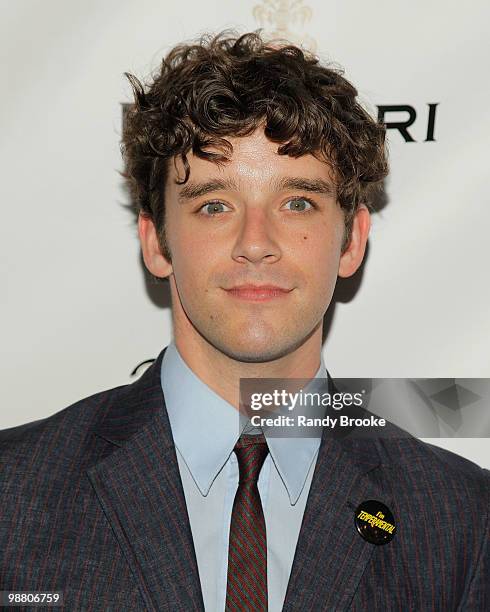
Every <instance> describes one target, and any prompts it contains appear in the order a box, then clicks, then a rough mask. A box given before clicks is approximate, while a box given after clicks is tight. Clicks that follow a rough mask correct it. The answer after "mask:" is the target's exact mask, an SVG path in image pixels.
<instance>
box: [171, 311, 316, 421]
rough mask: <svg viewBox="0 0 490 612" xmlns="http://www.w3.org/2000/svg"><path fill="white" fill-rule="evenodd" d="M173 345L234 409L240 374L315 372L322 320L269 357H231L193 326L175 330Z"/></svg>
mask: <svg viewBox="0 0 490 612" xmlns="http://www.w3.org/2000/svg"><path fill="white" fill-rule="evenodd" d="M174 333H175V345H176V347H177V349H178V351H179V353H180V355H181V357H182V359H183V360H184V361H185V362H186V364H187V365H188V366H189V368H190V369H191V370H192V371H193V372H194V374H196V376H198V377H199V378H200V379H201V380H202V381H203V382H204V383H206V385H208V387H210V388H211V389H212V390H213V391H214V392H215V393H217V394H218V395H219V396H220V397H222V398H223V399H225V400H226V401H227V402H228V403H230V404H231V405H232V406H235V408H237V409H238V405H239V387H240V379H241V378H285V379H287V378H301V379H311V378H313V377H314V376H315V374H316V373H317V371H318V368H319V367H320V362H321V357H320V354H321V346H322V324H321V323H320V324H319V325H318V326H317V328H315V330H314V332H313V333H312V334H310V336H309V337H308V338H307V339H306V340H305V341H304V342H303V343H302V344H301V345H300V346H299V347H297V348H296V349H295V350H293V351H291V352H290V353H288V354H286V355H284V356H282V357H280V358H278V359H274V360H272V361H265V362H244V361H237V360H236V359H232V358H231V357H229V356H228V355H226V354H224V353H223V352H221V351H220V350H218V349H217V348H216V347H214V346H213V345H212V344H210V343H209V342H207V340H205V339H204V338H203V337H202V336H201V335H200V334H199V333H198V332H197V331H196V330H194V333H191V334H182V333H179V329H178V327H175V326H174Z"/></svg>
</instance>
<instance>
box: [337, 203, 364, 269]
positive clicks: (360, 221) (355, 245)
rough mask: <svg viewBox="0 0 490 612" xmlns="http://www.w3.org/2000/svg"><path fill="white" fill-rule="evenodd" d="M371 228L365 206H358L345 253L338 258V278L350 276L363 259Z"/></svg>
mask: <svg viewBox="0 0 490 612" xmlns="http://www.w3.org/2000/svg"><path fill="white" fill-rule="evenodd" d="M370 227H371V215H370V214H369V210H368V209H367V207H366V206H365V204H360V205H359V208H358V209H357V211H356V213H355V215H354V219H353V222H352V231H351V236H350V240H349V244H348V245H347V247H346V249H345V251H344V252H343V253H342V255H341V256H340V263H339V276H341V277H342V278H347V277H348V276H352V275H353V274H354V272H355V271H356V270H357V269H358V268H359V266H360V265H361V263H362V260H363V258H364V253H365V251H366V244H367V239H368V235H369V229H370Z"/></svg>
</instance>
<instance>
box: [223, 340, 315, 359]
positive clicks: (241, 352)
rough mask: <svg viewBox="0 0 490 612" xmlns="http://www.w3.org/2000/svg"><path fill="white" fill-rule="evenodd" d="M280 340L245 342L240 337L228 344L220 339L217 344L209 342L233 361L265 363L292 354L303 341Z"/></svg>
mask: <svg viewBox="0 0 490 612" xmlns="http://www.w3.org/2000/svg"><path fill="white" fill-rule="evenodd" d="M281 340H282V342H278V341H277V337H276V338H275V339H271V338H270V337H267V338H262V339H260V340H257V339H256V338H254V339H249V340H248V341H247V340H246V339H243V337H242V339H241V341H240V342H229V341H226V340H224V339H220V340H219V341H217V342H213V341H211V344H213V346H214V347H215V348H216V349H218V350H219V351H220V352H221V353H223V354H224V355H226V356H227V357H229V358H230V359H233V360H235V361H242V362H245V363H266V362H268V361H274V360H276V359H280V358H281V357H284V356H285V355H288V354H289V353H291V352H293V351H294V350H295V349H296V348H297V347H298V346H300V345H301V344H302V343H303V342H304V340H305V339H304V338H301V339H300V340H298V341H297V342H287V341H286V338H285V337H284V336H283V337H282V338H281Z"/></svg>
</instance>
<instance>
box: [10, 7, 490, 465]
mask: <svg viewBox="0 0 490 612" xmlns="http://www.w3.org/2000/svg"><path fill="white" fill-rule="evenodd" d="M292 5H293V2H290V1H288V0H268V1H264V0H240V1H238V0H237V1H235V2H232V1H226V2H225V0H207V1H206V2H200V1H198V0H193V1H190V2H187V3H184V2H181V1H177V0H140V1H138V2H136V1H134V0H85V2H83V3H82V2H77V1H76V0H30V1H28V0H16V2H10V1H8V0H4V1H3V2H1V15H2V19H1V26H0V28H1V32H0V45H1V61H2V78H1V91H2V95H1V105H2V112H1V114H0V133H1V141H0V154H1V160H0V168H1V169H2V180H1V181H0V193H1V205H2V217H3V222H2V226H1V242H0V245H1V246H0V248H1V251H2V259H1V263H0V266H1V268H0V271H1V274H2V279H3V291H2V313H1V314H2V317H1V321H2V342H1V347H2V355H1V371H2V384H1V386H0V392H1V406H2V408H1V415H0V428H4V427H11V426H14V425H17V424H20V423H23V422H26V421H30V420H34V419H40V418H43V417H45V416H48V415H50V414H52V413H54V412H57V411H58V410H60V409H62V408H64V407H65V406H67V405H69V404H70V403H73V402H74V401H76V400H78V399H80V398H82V397H85V396H87V395H91V394H93V393H95V392H97V391H100V390H102V389H106V388H109V387H113V386H116V385H120V384H125V383H127V382H130V381H131V380H132V379H131V378H130V372H131V370H132V369H133V367H134V366H135V365H137V364H138V363H140V362H141V361H143V360H145V359H148V358H152V357H155V356H156V355H157V354H158V352H159V351H160V350H161V349H162V348H163V347H164V346H165V345H166V344H167V343H168V341H169V340H170V338H171V327H170V323H171V320H170V311H169V308H168V295H166V291H167V289H166V285H154V286H151V285H149V284H148V282H147V280H145V274H144V272H143V268H142V262H141V258H140V256H139V245H138V241H137V234H136V229H135V226H134V223H133V216H132V214H131V213H130V212H128V211H127V210H126V209H125V208H124V207H123V204H124V203H126V202H127V199H126V195H125V193H124V190H123V188H122V181H121V179H120V177H119V175H118V172H117V171H118V170H120V169H121V168H122V166H121V161H120V153H119V139H120V128H121V104H122V103H124V102H127V101H129V87H128V85H127V84H126V82H125V79H124V77H123V72H124V71H127V70H128V71H131V72H134V73H135V74H137V75H138V76H144V75H147V74H149V72H150V70H151V69H152V68H154V67H155V66H156V65H157V64H158V62H159V61H160V58H161V56H162V55H163V53H164V52H166V51H167V50H168V49H169V48H170V47H171V46H173V45H174V44H175V43H177V42H179V41H181V40H185V39H190V38H194V37H195V36H196V35H198V34H200V33H203V32H205V31H212V32H217V31H219V30H221V29H223V28H225V27H234V28H237V29H239V30H240V31H242V32H245V31H249V30H254V29H256V28H258V27H260V26H262V27H264V29H265V30H266V32H272V31H273V30H276V31H277V32H279V33H280V34H288V35H289V36H290V37H291V38H293V39H294V38H295V39H296V40H300V41H301V40H303V41H308V42H309V44H310V46H313V45H316V50H317V52H318V53H319V54H320V56H321V57H322V58H323V59H325V60H334V61H335V62H337V63H338V64H340V65H342V66H344V67H345V69H346V76H347V77H348V78H349V79H351V80H352V81H353V82H354V84H356V86H357V87H358V88H359V91H360V95H361V99H362V100H363V101H364V103H365V104H366V105H367V106H368V108H370V109H371V111H372V112H374V113H376V107H377V106H378V105H409V106H412V107H413V108H414V109H415V110H416V112H417V120H416V121H415V123H414V124H413V125H412V126H411V127H410V128H408V129H409V132H410V134H411V136H412V137H413V138H414V139H415V141H414V142H405V140H404V139H403V137H402V135H401V134H400V133H399V132H398V131H396V130H389V148H390V160H391V175H390V178H389V180H388V181H387V184H386V191H387V196H388V205H387V206H386V207H385V208H384V209H383V210H382V211H381V212H380V213H378V214H376V215H375V216H374V219H373V231H372V235H371V238H370V248H369V256H368V260H367V262H366V266H365V267H364V273H363V275H362V280H361V284H360V287H359V289H358V291H357V292H356V294H355V297H354V298H353V299H351V300H350V301H349V302H348V303H346V302H343V301H342V302H338V303H337V304H336V305H335V307H334V309H333V311H332V319H333V320H332V325H331V329H330V332H329V334H328V337H327V340H326V342H325V346H324V354H325V361H326V364H327V367H328V369H329V371H330V373H331V374H332V375H333V376H334V377H335V376H337V377H354V376H364V377H367V376H373V377H374V376H378V377H490V360H489V350H488V347H489V341H490V323H489V314H488V312H489V297H490V289H489V274H488V262H489V255H488V242H489V240H488V228H489V227H490V205H489V204H490V203H489V196H488V178H487V177H488V168H487V166H488V156H487V146H488V142H489V132H490V106H489V104H488V99H489V98H490V83H489V80H488V57H489V43H488V23H489V21H490V8H489V4H488V2H486V1H485V0H473V1H472V2H471V3H470V4H469V5H463V4H462V3H461V2H451V1H448V0H425V1H422V0H417V1H414V2H411V3H407V2H399V1H393V0H391V1H389V2H388V1H376V0H373V2H359V1H355V0H342V1H333V0H304V2H299V5H298V3H296V5H297V9H296V10H295V11H293V10H292V8H291V7H292ZM435 103H438V106H437V109H436V120H435V126H434V138H435V140H434V141H430V142H425V138H426V132H427V120H428V108H429V107H428V104H435ZM406 116H407V115H406V113H392V114H391V115H389V116H388V115H387V116H386V120H397V119H404V118H405V117H406ZM434 442H435V443H437V444H441V445H442V444H445V445H447V446H449V447H451V448H452V449H453V450H456V452H459V453H460V454H464V455H466V456H468V457H471V458H472V459H473V460H475V461H477V462H478V463H480V464H482V465H486V466H489V467H490V450H489V448H488V440H486V439H479V440H469V439H468V440H464V439H461V440H450V441H449V440H446V441H444V440H434Z"/></svg>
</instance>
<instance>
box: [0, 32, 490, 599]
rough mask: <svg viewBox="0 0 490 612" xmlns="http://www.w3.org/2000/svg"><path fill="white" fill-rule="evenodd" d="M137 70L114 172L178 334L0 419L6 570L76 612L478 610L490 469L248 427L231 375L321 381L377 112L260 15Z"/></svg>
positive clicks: (376, 162) (379, 136) (365, 188)
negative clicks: (152, 353)
mask: <svg viewBox="0 0 490 612" xmlns="http://www.w3.org/2000/svg"><path fill="white" fill-rule="evenodd" d="M129 78H130V80H131V82H132V85H133V89H134V93H135V104H134V107H133V108H132V109H131V110H130V112H129V114H128V117H127V120H126V126H125V133H124V138H123V151H124V156H125V161H126V167H127V177H128V179H129V181H130V183H131V185H132V188H133V195H134V197H135V201H136V204H137V210H138V212H139V218H138V228H139V237H140V241H141V248H142V252H143V257H144V261H145V264H146V266H147V268H148V270H149V271H150V272H151V273H152V274H153V275H154V276H156V277H159V278H167V279H168V280H169V283H170V292H171V298H172V318H173V330H174V340H173V342H172V343H171V344H170V345H169V346H168V347H166V348H165V349H164V350H163V351H162V352H161V353H160V355H159V356H158V358H157V359H156V361H155V362H154V364H153V365H152V366H151V367H150V368H149V369H148V370H147V371H146V372H145V374H144V375H143V376H142V377H141V379H140V380H138V381H137V382H135V383H133V384H132V385H126V386H122V387H117V388H115V389H111V390H108V391H104V392H102V393H98V394H96V395H94V396H92V397H89V398H86V399H84V400H81V401H80V402H78V403H77V404H74V405H73V406H70V407H68V408H66V409H65V410H63V411H61V412H58V413H57V414H54V415H53V416H51V417H49V418H47V419H43V420H42V421H37V422H34V423H30V424H27V425H23V426H20V427H16V428H13V429H10V430H6V431H4V432H2V454H1V457H2V478H1V487H2V488H1V491H2V512H3V516H2V521H1V523H0V525H1V532H0V533H1V540H0V544H1V548H2V561H1V565H0V570H1V572H0V586H1V589H2V590H3V591H9V592H12V591H44V592H46V591H50V592H54V591H57V592H61V593H62V594H63V602H64V605H65V607H66V608H67V609H69V610H171V611H174V610H183V611H184V610H185V611H189V610H202V609H206V610H213V611H214V610H216V611H219V610H225V609H226V610H266V609H269V610H271V611H276V610H281V609H283V610H287V611H293V610H295V611H296V610H315V611H316V610H359V611H360V610H370V609H373V610H444V611H447V610H485V609H488V605H489V581H488V574H487V573H486V572H488V569H489V568H488V559H489V552H488V512H489V507H490V503H489V502H490V500H489V482H490V477H489V473H488V471H486V470H482V469H481V468H479V467H478V466H476V465H474V464H472V463H471V462H469V461H467V460H465V459H463V458H460V457H458V456H457V455H454V454H451V453H449V452H447V451H444V450H442V449H439V448H436V447H433V446H430V445H427V444H424V443H422V442H420V441H418V440H416V439H414V438H412V437H409V436H405V437H402V436H399V435H397V430H396V428H394V427H391V428H390V427H389V430H390V431H391V432H392V434H393V435H389V436H384V437H373V436H364V437H363V436H345V437H342V436H340V437H332V436H329V435H327V432H326V428H325V429H324V431H323V435H322V437H321V438H315V437H308V436H306V437H304V438H302V437H299V438H298V437H293V436H290V437H276V436H274V435H273V434H272V433H271V432H270V431H269V430H267V429H265V428H262V429H261V428H260V427H257V426H254V425H253V424H252V422H248V423H245V427H242V426H240V427H239V426H238V423H239V419H238V416H239V411H238V408H239V405H240V402H239V390H240V381H241V380H243V379H254V378H255V379H278V378H279V379H305V380H307V381H310V382H309V383H308V385H310V384H313V383H314V382H315V381H316V380H317V379H325V378H327V373H326V370H325V365H324V364H323V361H322V359H321V347H322V324H323V316H324V314H325V311H326V310H327V308H328V305H329V303H330V301H331V298H332V294H333V290H334V287H335V283H336V280H337V277H338V276H341V277H348V276H350V275H352V274H353V273H354V272H355V271H356V270H357V269H358V268H359V266H360V264H361V262H362V259H363V256H364V252H365V247H366V242H367V239H368V233H369V227H370V216H369V211H368V207H367V205H368V204H369V202H370V201H371V200H372V198H373V196H374V194H375V192H376V189H377V188H378V187H379V185H380V182H381V181H382V179H383V178H384V176H385V175H386V173H387V163H386V155H385V149H384V129H383V127H382V126H381V125H379V124H377V123H376V122H375V121H374V120H373V119H372V118H371V117H370V116H369V115H368V114H367V113H366V112H365V111H364V110H363V109H362V108H361V107H360V105H359V104H358V103H357V101H356V95H357V92H356V90H355V88H354V87H353V86H352V85H351V84H350V83H348V82H347V81H346V80H345V78H344V77H343V76H342V74H341V73H340V72H339V71H337V70H333V69H331V68H328V67H323V66H321V65H320V64H319V62H318V60H317V59H315V58H314V57H311V56H309V55H308V54H304V53H303V52H302V51H300V50H299V49H298V48H295V47H293V46H281V45H267V44H266V43H264V42H263V41H262V40H261V39H260V37H259V36H258V35H256V34H248V35H244V36H242V37H238V38H236V37H232V36H231V37H227V36H226V35H222V36H218V37H216V38H212V39H207V38H204V39H202V40H201V41H200V42H199V43H197V44H195V45H190V46H186V45H182V46H179V47H177V48H175V49H174V50H173V51H172V52H171V53H170V54H169V55H168V56H167V57H166V58H165V60H164V61H163V63H162V66H161V70H160V72H159V73H158V74H157V75H156V76H155V77H154V79H153V81H152V83H151V84H150V85H149V86H147V87H146V88H145V87H143V86H142V85H141V84H140V83H139V81H138V80H137V79H136V78H135V77H132V76H130V77H129ZM356 340H357V339H353V341H352V350H355V345H356ZM240 422H241V421H240Z"/></svg>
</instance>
